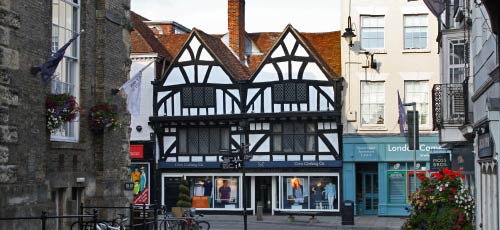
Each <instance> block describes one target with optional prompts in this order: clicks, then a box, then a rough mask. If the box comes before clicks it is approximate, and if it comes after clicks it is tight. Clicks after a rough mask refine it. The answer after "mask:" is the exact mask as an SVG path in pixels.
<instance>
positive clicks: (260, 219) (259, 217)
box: [257, 201, 264, 221]
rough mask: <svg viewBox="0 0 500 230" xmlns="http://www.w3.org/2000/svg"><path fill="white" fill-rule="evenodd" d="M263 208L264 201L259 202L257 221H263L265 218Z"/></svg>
mask: <svg viewBox="0 0 500 230" xmlns="http://www.w3.org/2000/svg"><path fill="white" fill-rule="evenodd" d="M263 210H264V206H263V205H262V201H259V202H257V221H262V220H263V218H262V216H263Z"/></svg>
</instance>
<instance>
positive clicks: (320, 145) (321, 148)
mask: <svg viewBox="0 0 500 230" xmlns="http://www.w3.org/2000/svg"><path fill="white" fill-rule="evenodd" d="M318 152H330V150H328V147H326V145H325V143H324V142H323V140H321V138H319V137H318Z"/></svg>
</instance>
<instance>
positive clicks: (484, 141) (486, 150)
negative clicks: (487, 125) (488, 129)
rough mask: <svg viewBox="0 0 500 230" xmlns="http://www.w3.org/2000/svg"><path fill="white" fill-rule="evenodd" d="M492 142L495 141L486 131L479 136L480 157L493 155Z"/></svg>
mask: <svg viewBox="0 0 500 230" xmlns="http://www.w3.org/2000/svg"><path fill="white" fill-rule="evenodd" d="M492 142H493V141H492V140H491V137H490V133H484V134H481V135H479V138H478V147H479V153H478V155H479V157H480V158H483V157H492V156H493V149H492V148H491V146H493V144H492Z"/></svg>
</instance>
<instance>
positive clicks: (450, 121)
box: [432, 82, 468, 130]
mask: <svg viewBox="0 0 500 230" xmlns="http://www.w3.org/2000/svg"><path fill="white" fill-rule="evenodd" d="M467 115H468V109H467V83H466V82H464V83H457V84H435V85H434V87H433V88H432V118H433V129H434V130H436V129H441V128H443V127H445V126H446V125H461V124H466V123H467V122H468V116H467Z"/></svg>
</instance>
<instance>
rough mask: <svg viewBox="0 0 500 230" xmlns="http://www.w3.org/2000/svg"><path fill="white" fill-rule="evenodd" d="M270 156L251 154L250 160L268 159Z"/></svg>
mask: <svg viewBox="0 0 500 230" xmlns="http://www.w3.org/2000/svg"><path fill="white" fill-rule="evenodd" d="M270 160H271V156H269V155H253V158H252V159H251V160H250V161H270Z"/></svg>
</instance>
